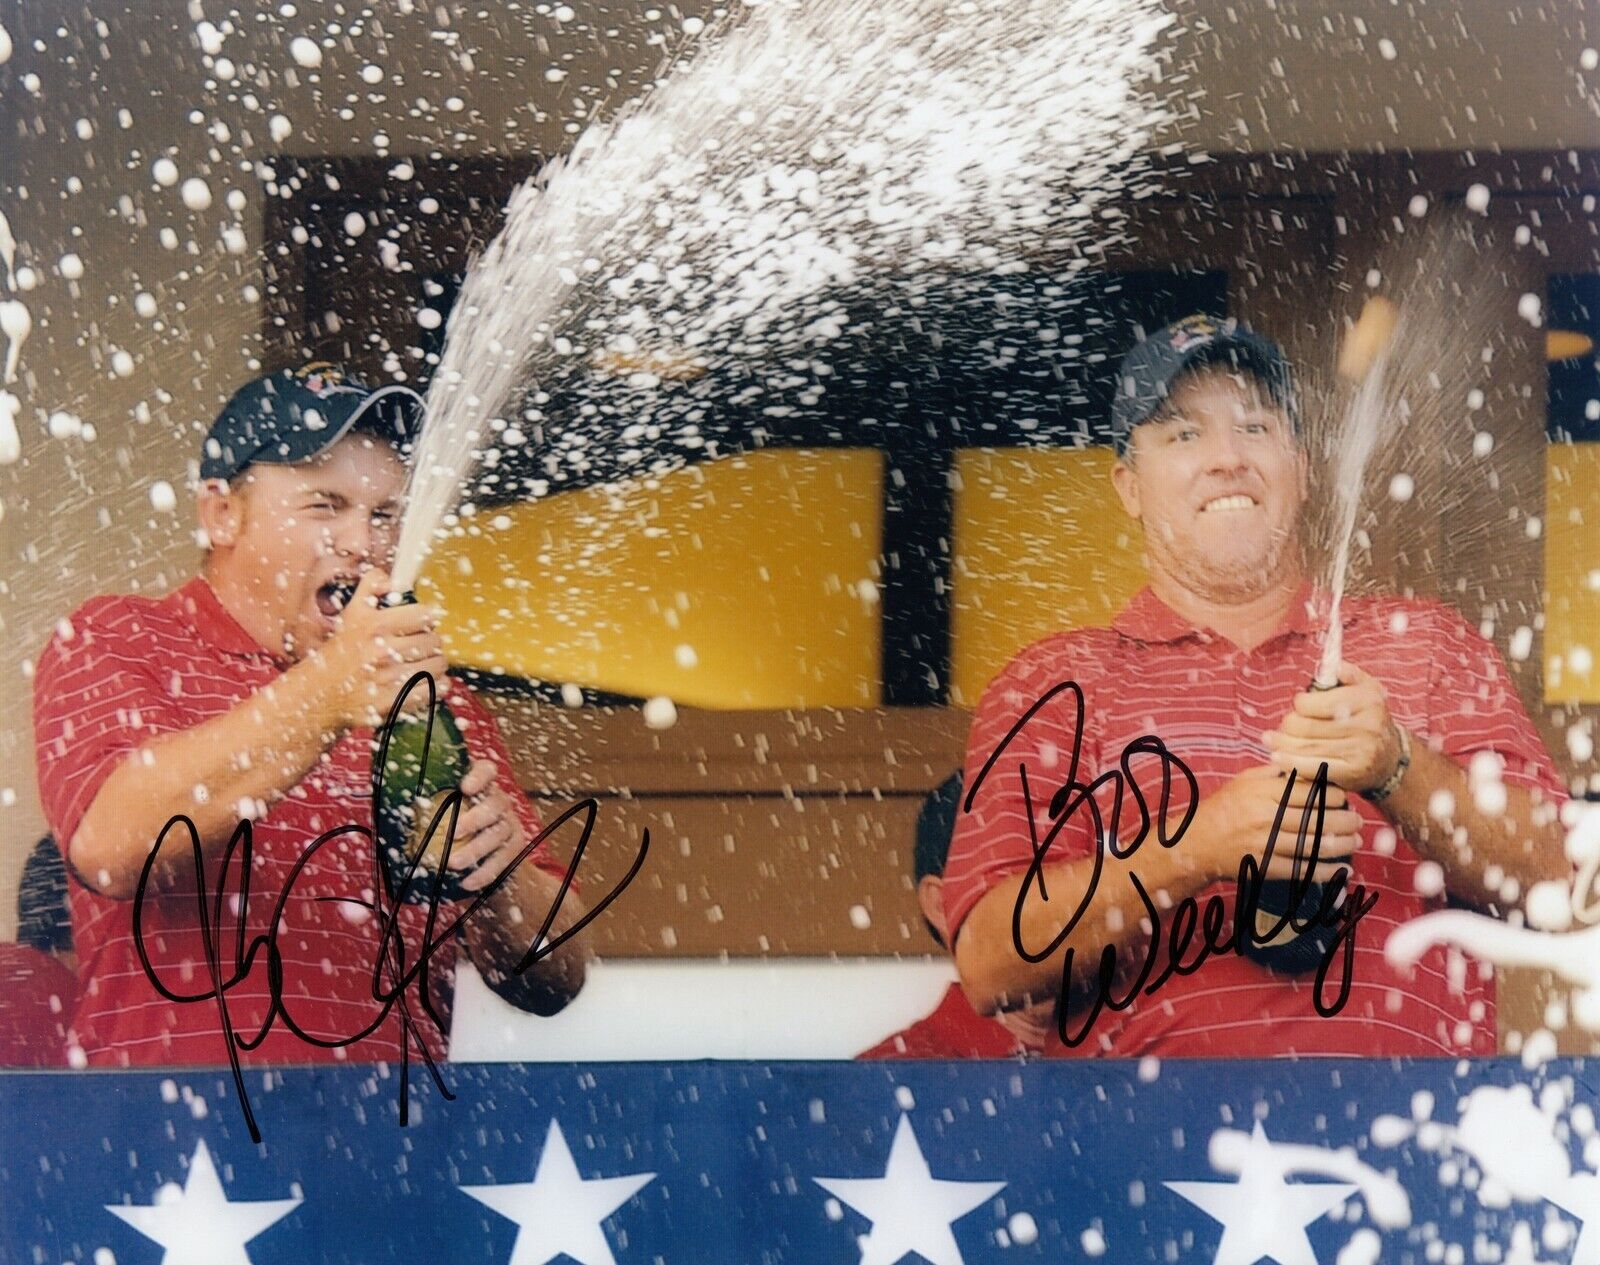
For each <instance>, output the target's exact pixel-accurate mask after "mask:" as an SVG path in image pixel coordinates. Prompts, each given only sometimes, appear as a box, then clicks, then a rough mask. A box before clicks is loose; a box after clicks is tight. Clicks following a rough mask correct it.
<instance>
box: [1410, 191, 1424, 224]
mask: <svg viewBox="0 0 1600 1265" xmlns="http://www.w3.org/2000/svg"><path fill="white" fill-rule="evenodd" d="M1406 211H1407V213H1409V214H1410V216H1411V218H1412V219H1414V220H1420V219H1421V218H1422V217H1423V216H1424V215H1426V214H1427V213H1428V199H1427V198H1426V197H1424V196H1423V195H1422V194H1420V193H1419V194H1416V195H1415V196H1413V197H1412V199H1411V201H1410V202H1408V203H1406Z"/></svg>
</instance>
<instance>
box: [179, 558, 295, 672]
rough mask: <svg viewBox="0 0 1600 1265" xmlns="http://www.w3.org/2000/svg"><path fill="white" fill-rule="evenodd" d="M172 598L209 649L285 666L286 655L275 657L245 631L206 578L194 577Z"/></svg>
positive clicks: (275, 655) (276, 655) (201, 576)
mask: <svg viewBox="0 0 1600 1265" xmlns="http://www.w3.org/2000/svg"><path fill="white" fill-rule="evenodd" d="M173 596H174V597H175V598H176V599H177V601H178V604H179V606H180V607H181V608H182V610H183V613H184V614H185V615H186V616H187V617H188V619H189V623H190V624H191V625H192V626H193V628H194V631H195V634H196V635H197V636H198V637H199V638H200V640H201V641H203V642H205V643H206V644H207V645H210V646H212V647H214V648H215V649H217V650H220V651H222V652H223V653H224V654H235V655H244V656H247V657H250V658H255V657H259V656H265V657H266V658H268V659H271V660H272V661H273V662H275V663H281V662H286V660H285V658H284V656H283V655H281V654H273V653H272V651H270V650H268V649H267V648H266V647H265V646H263V645H262V644H261V643H260V642H259V641H257V640H256V639H255V638H254V637H252V636H251V635H250V634H249V633H248V632H246V631H245V629H244V626H243V625H242V624H241V623H239V621H238V620H237V619H235V618H234V617H233V616H232V615H231V614H230V613H229V612H228V608H227V607H226V606H224V605H223V604H222V599H221V598H219V597H218V596H217V593H216V590H215V589H213V588H212V587H211V584H210V582H209V581H208V580H207V579H206V578H205V576H203V575H197V576H195V577H194V579H192V580H190V581H189V582H188V583H187V584H185V585H184V586H183V587H182V588H180V589H178V591H177V592H176V593H174V594H173Z"/></svg>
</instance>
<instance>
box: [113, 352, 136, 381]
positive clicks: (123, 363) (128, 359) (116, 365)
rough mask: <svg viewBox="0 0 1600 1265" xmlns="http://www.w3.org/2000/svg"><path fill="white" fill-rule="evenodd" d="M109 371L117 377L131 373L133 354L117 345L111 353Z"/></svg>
mask: <svg viewBox="0 0 1600 1265" xmlns="http://www.w3.org/2000/svg"><path fill="white" fill-rule="evenodd" d="M111 372H112V373H114V374H116V375H117V377H119V378H127V377H131V376H132V375H133V356H132V355H130V354H129V353H128V352H126V351H124V350H123V349H122V348H121V347H118V348H117V349H116V350H115V351H113V352H112V353H111Z"/></svg>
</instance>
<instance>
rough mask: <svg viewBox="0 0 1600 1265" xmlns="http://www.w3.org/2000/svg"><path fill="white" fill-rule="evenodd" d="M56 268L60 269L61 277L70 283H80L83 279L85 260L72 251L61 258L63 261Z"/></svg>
mask: <svg viewBox="0 0 1600 1265" xmlns="http://www.w3.org/2000/svg"><path fill="white" fill-rule="evenodd" d="M56 267H57V268H58V269H60V271H61V275H62V276H63V277H65V278H66V279H67V280H68V281H80V280H82V279H83V260H82V259H80V258H78V256H77V255H75V254H73V253H72V252H71V251H70V250H69V251H68V252H67V253H66V254H64V255H62V256H61V260H60V262H59V263H57V264H56Z"/></svg>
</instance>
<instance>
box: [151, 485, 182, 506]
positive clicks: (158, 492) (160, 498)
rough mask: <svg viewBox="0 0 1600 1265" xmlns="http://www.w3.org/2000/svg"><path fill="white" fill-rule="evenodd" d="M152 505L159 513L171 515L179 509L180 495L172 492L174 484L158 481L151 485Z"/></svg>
mask: <svg viewBox="0 0 1600 1265" xmlns="http://www.w3.org/2000/svg"><path fill="white" fill-rule="evenodd" d="M150 504H151V505H152V506H153V507H154V508H155V509H156V511H157V512H158V513H162V514H170V513H172V511H173V510H175V509H177V508H178V495H177V493H176V492H174V491H173V490H172V484H170V483H168V482H167V481H166V480H165V479H157V480H156V481H155V482H154V483H152V484H151V485H150Z"/></svg>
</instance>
